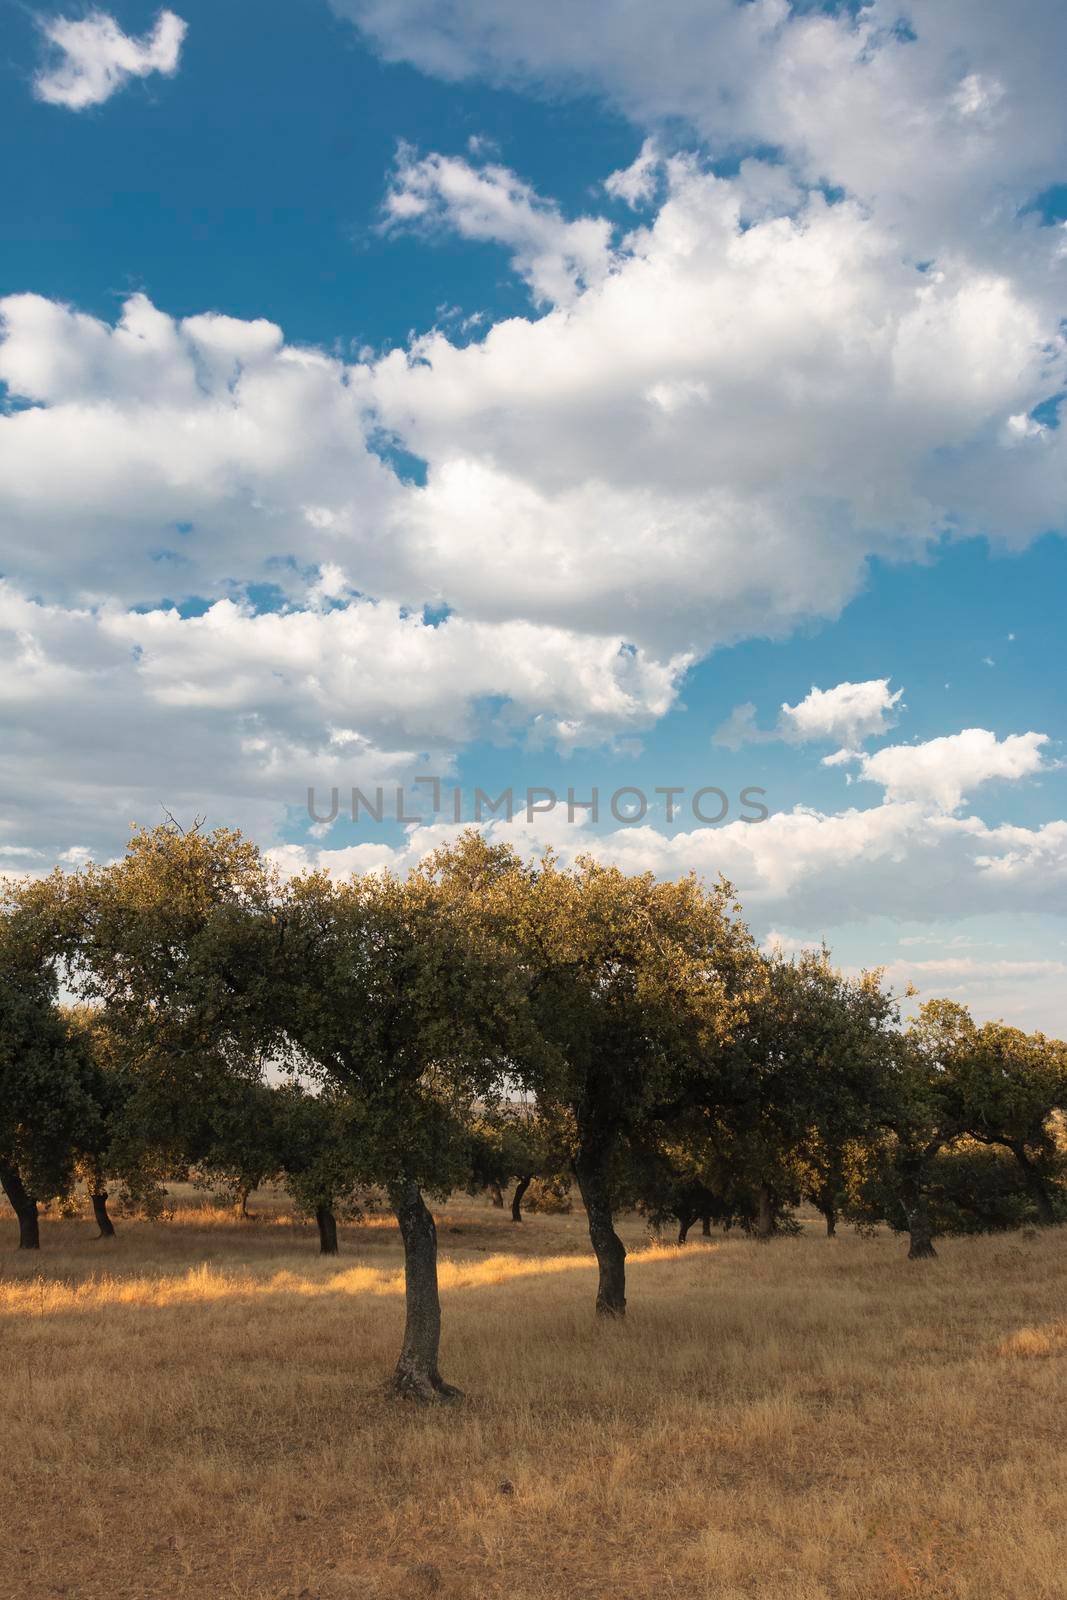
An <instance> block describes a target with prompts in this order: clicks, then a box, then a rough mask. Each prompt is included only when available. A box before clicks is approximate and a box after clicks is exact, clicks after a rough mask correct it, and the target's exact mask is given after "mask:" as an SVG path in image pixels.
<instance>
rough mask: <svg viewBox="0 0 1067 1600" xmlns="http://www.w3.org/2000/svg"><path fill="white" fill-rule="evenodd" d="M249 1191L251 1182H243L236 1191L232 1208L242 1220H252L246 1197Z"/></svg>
mask: <svg viewBox="0 0 1067 1600" xmlns="http://www.w3.org/2000/svg"><path fill="white" fill-rule="evenodd" d="M251 1193H252V1185H251V1184H244V1185H242V1187H241V1188H240V1189H238V1191H237V1204H236V1206H235V1208H234V1209H235V1210H236V1212H237V1215H238V1217H239V1219H240V1220H241V1221H242V1222H251V1220H252V1218H251V1216H250V1214H249V1210H248V1198H249V1196H250V1194H251Z"/></svg>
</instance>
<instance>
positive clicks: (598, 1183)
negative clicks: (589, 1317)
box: [574, 1145, 626, 1317]
mask: <svg viewBox="0 0 1067 1600" xmlns="http://www.w3.org/2000/svg"><path fill="white" fill-rule="evenodd" d="M608 1154H609V1152H608V1151H607V1149H606V1148H605V1147H604V1146H602V1145H592V1146H586V1147H585V1148H584V1149H582V1150H580V1151H579V1153H578V1155H577V1157H576V1158H575V1162H574V1175H575V1177H576V1178H577V1180H578V1190H579V1193H580V1194H581V1197H582V1203H583V1204H584V1206H585V1210H586V1215H587V1216H588V1218H589V1239H590V1242H591V1244H592V1246H593V1252H594V1254H595V1255H596V1259H597V1266H598V1267H599V1268H600V1281H599V1283H598V1285H597V1295H596V1310H597V1316H599V1317H623V1316H625V1315H626V1246H625V1245H624V1244H623V1242H622V1240H621V1239H620V1238H619V1236H618V1234H617V1233H616V1232H615V1224H614V1218H613V1211H614V1207H613V1206H612V1203H611V1185H610V1182H609V1179H608Z"/></svg>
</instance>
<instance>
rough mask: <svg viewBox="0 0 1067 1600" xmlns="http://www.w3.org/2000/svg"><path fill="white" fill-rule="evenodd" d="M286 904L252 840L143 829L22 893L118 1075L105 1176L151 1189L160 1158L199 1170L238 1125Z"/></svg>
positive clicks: (25, 918)
mask: <svg viewBox="0 0 1067 1600" xmlns="http://www.w3.org/2000/svg"><path fill="white" fill-rule="evenodd" d="M277 893H278V885H277V880H276V878H275V876H274V874H273V873H272V872H271V871H270V869H269V868H268V867H267V865H266V864H265V863H264V862H263V861H262V859H261V858H260V856H259V853H258V851H257V850H256V848H255V846H254V845H252V844H251V843H249V842H248V841H247V840H244V839H242V837H241V836H240V834H238V833H236V832H234V831H232V830H228V829H217V830H216V831H214V832H212V833H204V832H202V831H201V829H200V828H199V826H194V827H192V828H190V829H189V830H187V831H184V830H182V829H181V828H179V827H178V826H177V825H176V824H167V825H165V826H161V827H157V828H154V829H151V830H145V829H137V830H135V831H134V832H133V834H132V836H131V839H130V842H129V846H128V848H127V851H126V854H125V856H124V857H123V858H122V860H120V861H117V862H114V863H111V864H110V865H108V866H105V867H98V866H93V865H90V866H87V867H85V868H83V869H81V870H80V871H78V872H75V873H71V874H64V873H60V872H56V873H54V874H52V875H51V876H50V877H49V878H46V879H43V880H39V881H37V882H33V883H26V884H23V885H20V886H19V887H18V888H17V890H16V891H15V896H14V899H15V905H16V908H17V915H18V918H19V921H20V925H21V926H22V927H23V928H24V929H29V930H32V932H33V934H34V937H35V939H36V940H37V942H38V944H39V945H40V947H41V948H42V950H44V951H46V952H47V958H48V961H49V962H50V963H51V965H52V968H53V970H59V971H60V972H61V973H62V975H63V977H64V979H65V982H66V984H67V986H68V987H69V988H70V989H71V990H72V991H73V992H74V993H75V995H77V996H78V998H79V1000H80V1001H81V1002H82V1004H83V1006H84V1007H86V1008H87V1009H86V1010H85V1011H84V1012H82V1013H81V1015H82V1019H83V1023H84V1024H85V1026H87V1028H88V1034H89V1037H90V1038H91V1039H92V1041H93V1044H94V1049H95V1051H96V1054H97V1056H98V1059H99V1060H100V1061H101V1062H103V1063H104V1065H105V1067H106V1072H105V1076H106V1077H107V1079H108V1081H109V1083H110V1085H111V1089H110V1091H109V1092H110V1093H111V1111H110V1114H109V1119H105V1123H106V1125H105V1129H104V1130H103V1133H102V1134H101V1135H99V1136H98V1138H99V1137H103V1138H104V1145H103V1146H100V1145H99V1144H98V1146H97V1147H96V1148H95V1149H88V1148H87V1150H86V1154H87V1156H89V1157H92V1158H93V1159H95V1161H96V1163H97V1167H98V1169H99V1168H100V1163H101V1162H103V1163H104V1165H105V1166H106V1165H107V1164H110V1165H111V1167H112V1168H113V1169H114V1170H115V1171H116V1172H117V1173H121V1174H122V1175H124V1177H125V1178H126V1179H127V1181H133V1182H135V1183H136V1184H137V1185H139V1186H144V1185H146V1184H150V1183H151V1181H152V1179H151V1177H150V1175H149V1174H147V1173H146V1170H145V1168H144V1165H143V1163H144V1160H145V1157H146V1153H147V1152H148V1151H150V1150H151V1151H152V1152H154V1154H155V1159H156V1163H157V1165H158V1166H159V1167H166V1166H169V1165H172V1164H175V1163H182V1162H184V1163H188V1162H189V1161H190V1160H191V1159H193V1160H195V1159H197V1158H199V1156H200V1155H202V1154H203V1152H204V1149H205V1145H208V1146H210V1143H211V1139H212V1138H213V1137H215V1136H216V1134H217V1131H218V1129H219V1128H220V1127H222V1126H223V1125H224V1124H225V1119H226V1117H227V1116H228V1115H231V1114H232V1108H233V1103H234V1098H235V1094H236V1093H237V1091H236V1089H235V1085H237V1084H244V1085H246V1086H248V1085H254V1084H256V1083H257V1082H258V1080H259V1078H260V1075H261V1071H262V1063H263V1059H264V1056H265V1054H266V1053H267V1052H268V1051H269V1048H270V1043H271V1041H270V1038H269V1035H268V1032H267V1029H268V1018H269V1009H270V1008H269V1005H268V1004H267V998H268V993H269V977H268V972H269V966H270V953H271V950H272V948H273V946H274V944H276V942H277V939H278V933H279V930H278V927H277V924H276V921H272V913H273V910H274V906H275V902H276V898H277ZM86 1019H88V1021H86ZM248 1092H251V1090H249V1091H248ZM116 1095H118V1096H119V1097H120V1098H121V1102H122V1105H121V1116H119V1115H118V1102H117V1101H116V1100H115V1096H116ZM109 1127H110V1134H108V1128H109ZM212 1130H215V1131H214V1133H213V1131H212Z"/></svg>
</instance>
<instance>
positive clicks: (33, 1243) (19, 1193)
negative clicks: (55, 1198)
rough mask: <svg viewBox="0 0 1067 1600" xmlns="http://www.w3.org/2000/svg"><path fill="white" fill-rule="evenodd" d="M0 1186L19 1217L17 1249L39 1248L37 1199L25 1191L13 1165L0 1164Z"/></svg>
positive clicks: (39, 1233)
mask: <svg viewBox="0 0 1067 1600" xmlns="http://www.w3.org/2000/svg"><path fill="white" fill-rule="evenodd" d="M0 1188H2V1189H3V1191H4V1193H5V1194H6V1195H7V1198H8V1200H9V1201H10V1202H11V1209H12V1210H13V1211H14V1213H15V1215H16V1217H18V1219H19V1249H20V1250H39V1249H40V1248H41V1229H40V1224H39V1222H38V1220H37V1201H36V1200H35V1199H34V1198H33V1196H32V1195H29V1194H27V1193H26V1189H25V1187H24V1185H23V1182H22V1179H21V1178H20V1177H19V1175H18V1172H17V1171H16V1170H15V1168H14V1167H6V1166H0Z"/></svg>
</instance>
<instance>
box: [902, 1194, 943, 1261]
mask: <svg viewBox="0 0 1067 1600" xmlns="http://www.w3.org/2000/svg"><path fill="white" fill-rule="evenodd" d="M908 1232H909V1235H910V1241H911V1242H910V1244H909V1246H908V1260H909V1261H929V1260H930V1259H931V1258H932V1257H934V1256H936V1255H937V1251H936V1250H935V1249H934V1230H933V1225H932V1223H931V1221H930V1212H929V1208H928V1207H927V1203H926V1196H925V1194H923V1192H922V1191H921V1190H920V1191H919V1192H918V1193H916V1194H915V1195H914V1197H913V1200H912V1205H911V1208H910V1209H909V1211H908Z"/></svg>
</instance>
